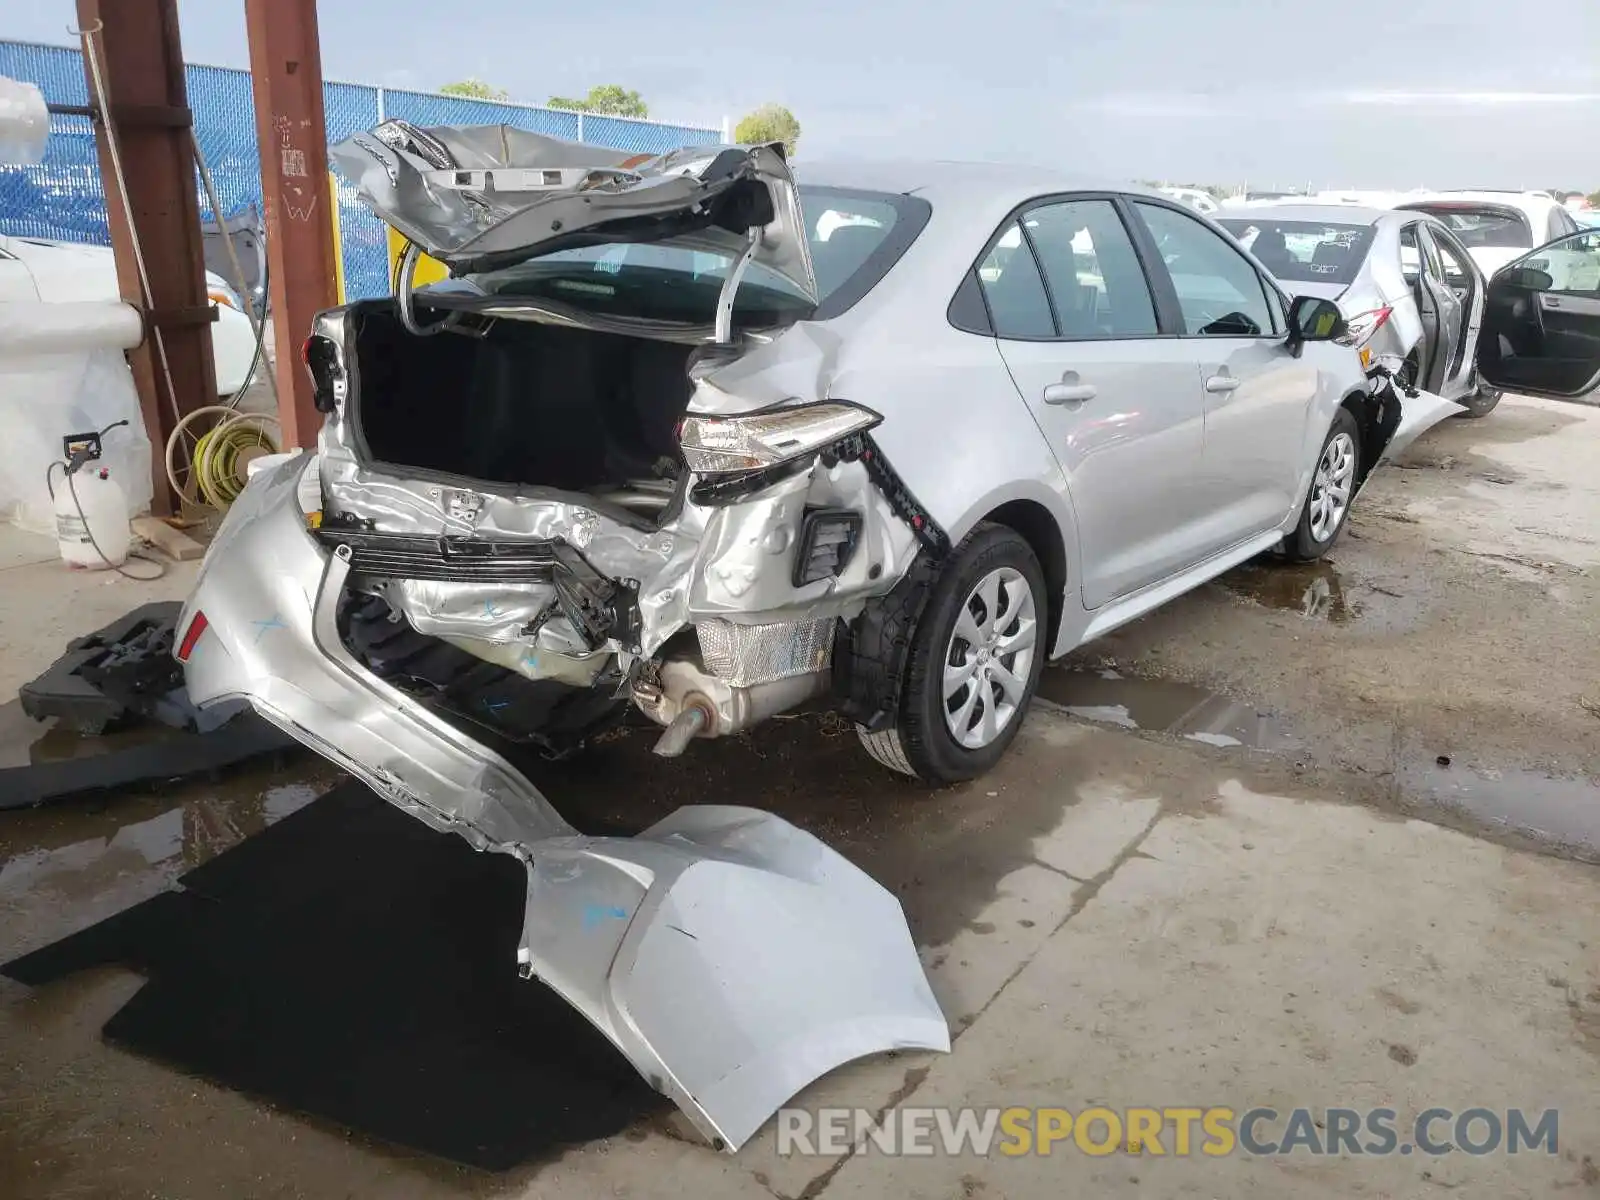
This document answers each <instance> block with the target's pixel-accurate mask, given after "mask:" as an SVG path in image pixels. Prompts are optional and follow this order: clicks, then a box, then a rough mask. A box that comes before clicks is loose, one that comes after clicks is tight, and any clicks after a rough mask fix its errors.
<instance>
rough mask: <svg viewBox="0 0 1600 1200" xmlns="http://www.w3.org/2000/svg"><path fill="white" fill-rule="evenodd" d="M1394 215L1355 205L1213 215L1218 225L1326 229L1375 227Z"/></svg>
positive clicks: (1269, 207)
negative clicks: (1317, 225)
mask: <svg viewBox="0 0 1600 1200" xmlns="http://www.w3.org/2000/svg"><path fill="white" fill-rule="evenodd" d="M1394 215H1395V214H1394V213H1393V212H1392V211H1391V210H1389V209H1386V208H1363V207H1362V206H1361V205H1359V204H1258V205H1240V206H1239V207H1237V208H1230V209H1227V210H1225V211H1224V212H1220V213H1218V214H1217V220H1219V221H1251V220H1260V221H1325V222H1327V223H1328V224H1330V225H1376V224H1377V223H1378V222H1379V221H1381V220H1383V219H1384V218H1385V217H1392V216H1394Z"/></svg>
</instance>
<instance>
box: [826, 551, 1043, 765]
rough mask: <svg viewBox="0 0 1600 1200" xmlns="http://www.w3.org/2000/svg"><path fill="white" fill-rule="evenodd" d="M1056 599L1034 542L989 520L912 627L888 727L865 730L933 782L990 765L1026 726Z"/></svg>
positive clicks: (894, 761) (876, 747) (880, 755)
mask: <svg viewBox="0 0 1600 1200" xmlns="http://www.w3.org/2000/svg"><path fill="white" fill-rule="evenodd" d="M1048 611H1049V605H1048V601H1047V598H1046V593H1045V585H1044V572H1043V570H1042V569H1041V568H1040V566H1039V560H1038V558H1036V557H1035V556H1034V553H1033V550H1032V548H1031V547H1030V546H1029V545H1028V543H1027V542H1026V541H1025V540H1023V538H1022V537H1021V536H1020V535H1019V534H1017V533H1016V532H1015V531H1013V530H1011V529H1007V528H1005V527H1004V526H1000V525H987V524H985V525H980V526H978V528H977V529H975V530H974V531H973V532H972V534H971V535H969V536H968V537H967V539H966V540H965V541H963V542H962V543H961V545H959V546H958V547H956V549H955V550H954V551H953V552H952V554H951V557H950V560H949V561H948V562H947V563H946V564H945V567H944V570H943V571H942V572H940V575H939V577H938V579H937V581H936V582H935V583H934V585H933V592H932V595H930V596H929V598H928V603H927V606H926V607H925V608H924V609H923V613H922V619H921V620H920V621H919V622H918V624H917V628H916V632H915V633H914V634H913V635H912V640H911V650H910V653H909V654H908V655H907V657H906V674H905V678H904V680H903V681H902V686H901V691H900V708H899V713H898V714H897V717H896V720H895V724H894V726H893V727H891V728H889V729H885V730H882V731H880V732H877V733H869V732H867V731H866V730H865V729H863V728H861V727H859V726H858V727H857V732H858V733H859V734H860V737H861V744H862V745H863V746H864V747H866V750H867V753H868V754H870V755H872V757H873V758H875V759H877V760H878V761H879V762H880V763H882V764H883V765H884V766H886V767H890V768H892V769H893V770H896V771H899V772H901V773H903V774H906V775H915V776H916V777H917V778H919V779H926V780H928V781H929V782H932V783H955V782H957V781H960V780H964V779H972V778H974V777H976V776H978V775H981V774H983V773H984V772H985V771H987V770H988V769H989V768H990V767H992V766H994V764H995V763H997V762H998V761H999V760H1000V757H1001V755H1003V754H1004V753H1005V752H1006V748H1007V747H1008V746H1010V745H1011V742H1012V740H1013V739H1014V738H1015V737H1016V736H1017V730H1018V729H1019V728H1020V727H1021V725H1022V719H1023V714H1024V713H1025V712H1026V711H1027V708H1028V703H1029V701H1031V700H1032V699H1033V693H1034V690H1035V688H1037V686H1038V683H1039V671H1040V670H1041V669H1042V668H1043V666H1044V660H1045V656H1046V654H1047V653H1048V649H1049V647H1048V646H1046V644H1045V641H1046V631H1047V628H1048V620H1047V614H1048Z"/></svg>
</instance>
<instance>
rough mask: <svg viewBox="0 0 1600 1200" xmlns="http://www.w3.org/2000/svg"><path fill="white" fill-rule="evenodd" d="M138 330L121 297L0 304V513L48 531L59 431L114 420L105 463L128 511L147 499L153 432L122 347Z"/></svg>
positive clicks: (52, 526) (88, 428) (142, 505)
mask: <svg viewBox="0 0 1600 1200" xmlns="http://www.w3.org/2000/svg"><path fill="white" fill-rule="evenodd" d="M141 336H142V329H141V326H140V320H139V314H138V313H137V312H136V311H134V310H133V309H132V308H129V307H128V306H127V305H126V304H122V303H119V302H112V301H104V302H84V303H78V304H40V303H38V302H37V301H18V302H15V303H0V429H3V430H5V437H4V438H0V520H6V521H11V522H13V523H15V524H17V525H19V526H21V527H22V528H24V529H29V530H32V531H34V532H36V533H50V532H52V531H53V530H54V529H55V519H54V516H53V513H52V509H51V504H50V493H49V489H48V488H47V487H46V485H45V472H46V470H47V469H48V468H49V466H50V464H51V463H52V462H59V461H61V457H62V453H61V439H62V438H63V437H64V436H65V435H67V434H72V433H88V432H91V431H95V430H100V429H104V428H105V427H106V426H107V425H110V424H111V423H112V422H113V421H121V420H126V421H127V422H128V424H127V425H126V426H124V427H122V428H120V429H114V430H112V431H111V432H110V433H108V434H107V435H106V439H105V458H104V460H103V461H104V464H105V466H107V467H108V468H110V470H111V472H112V476H113V478H115V479H116V480H117V482H118V483H119V484H121V485H122V490H123V492H124V493H125V494H126V495H127V497H128V503H129V505H130V507H131V510H132V511H133V512H141V511H143V510H144V509H146V508H148V507H149V505H150V497H151V482H150V463H151V457H150V449H151V448H150V440H149V438H148V437H147V436H146V434H145V428H144V417H143V415H142V414H141V412H140V409H139V396H138V393H137V392H136V391H135V389H134V386H133V375H132V373H131V372H130V371H129V370H128V361H127V357H126V354H125V352H126V351H127V350H128V349H129V348H130V347H133V346H136V345H138V344H139V339H140V337H141ZM57 477H58V478H59V473H57Z"/></svg>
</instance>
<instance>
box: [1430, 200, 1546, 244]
mask: <svg viewBox="0 0 1600 1200" xmlns="http://www.w3.org/2000/svg"><path fill="white" fill-rule="evenodd" d="M1406 207H1407V208H1410V209H1415V210H1416V211H1418V212H1425V213H1432V214H1433V215H1434V216H1436V217H1438V218H1439V220H1441V221H1443V222H1444V223H1445V224H1446V225H1447V226H1449V228H1450V232H1451V233H1453V234H1455V235H1456V239H1457V240H1458V241H1460V242H1461V244H1462V245H1464V246H1466V247H1467V249H1469V250H1471V249H1473V248H1475V247H1479V246H1496V247H1501V248H1505V249H1513V250H1531V249H1533V244H1534V243H1533V226H1532V224H1530V223H1529V221H1528V218H1527V217H1525V216H1524V215H1523V214H1522V213H1520V212H1518V211H1517V210H1516V209H1514V208H1506V207H1504V206H1503V205H1489V206H1485V205H1476V204H1408V205H1406Z"/></svg>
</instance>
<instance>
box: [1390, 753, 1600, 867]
mask: <svg viewBox="0 0 1600 1200" xmlns="http://www.w3.org/2000/svg"><path fill="white" fill-rule="evenodd" d="M1445 761H1448V760H1435V761H1433V762H1430V763H1426V764H1422V763H1413V764H1408V765H1406V766H1403V767H1402V768H1401V769H1400V771H1399V772H1398V775H1399V782H1400V785H1401V787H1402V788H1403V789H1405V790H1406V791H1407V792H1410V793H1412V794H1420V795H1423V796H1426V797H1427V798H1428V799H1429V800H1431V801H1433V802H1434V803H1436V804H1439V805H1440V806H1442V807H1444V808H1447V809H1451V810H1453V811H1455V812H1458V813H1461V814H1463V815H1465V816H1468V817H1472V818H1475V819H1477V820H1479V821H1485V822H1487V823H1489V824H1491V825H1494V826H1498V827H1499V828H1501V829H1506V830H1511V831H1514V832H1516V833H1520V834H1523V835H1525V836H1528V837H1532V838H1534V839H1536V840H1538V841H1540V842H1544V843H1547V844H1549V845H1551V846H1552V847H1555V848H1559V849H1561V850H1564V851H1567V852H1569V853H1572V854H1574V855H1576V856H1577V857H1581V858H1585V859H1588V860H1591V861H1593V860H1597V859H1600V782H1596V781H1595V780H1592V779H1586V778H1581V777H1572V776H1560V775H1548V774H1546V773H1544V772H1542V771H1533V770H1527V769H1524V768H1518V767H1509V768H1507V767H1501V768H1495V767H1475V766H1468V765H1463V764H1461V763H1458V762H1451V763H1449V765H1444V762H1445Z"/></svg>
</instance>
